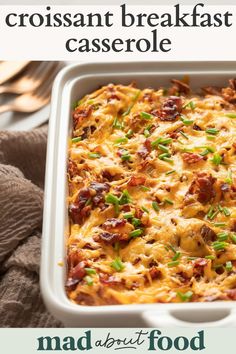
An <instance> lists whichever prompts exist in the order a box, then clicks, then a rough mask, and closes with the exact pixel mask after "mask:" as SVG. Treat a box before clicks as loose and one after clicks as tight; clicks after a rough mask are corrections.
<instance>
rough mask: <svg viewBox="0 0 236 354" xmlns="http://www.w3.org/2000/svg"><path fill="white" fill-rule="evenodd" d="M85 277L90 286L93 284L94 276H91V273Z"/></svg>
mask: <svg viewBox="0 0 236 354" xmlns="http://www.w3.org/2000/svg"><path fill="white" fill-rule="evenodd" d="M84 279H85V281H86V283H87V284H88V285H89V286H91V285H93V278H91V277H90V276H89V275H86V276H85V277H84Z"/></svg>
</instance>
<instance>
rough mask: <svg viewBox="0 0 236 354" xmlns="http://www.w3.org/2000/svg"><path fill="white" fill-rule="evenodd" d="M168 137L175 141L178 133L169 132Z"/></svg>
mask: <svg viewBox="0 0 236 354" xmlns="http://www.w3.org/2000/svg"><path fill="white" fill-rule="evenodd" d="M168 136H169V137H170V138H171V139H177V138H178V136H179V132H178V131H174V132H170V133H168Z"/></svg>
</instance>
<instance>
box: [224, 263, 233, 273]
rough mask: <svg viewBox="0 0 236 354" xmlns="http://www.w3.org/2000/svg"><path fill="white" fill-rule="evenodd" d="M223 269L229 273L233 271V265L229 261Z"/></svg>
mask: <svg viewBox="0 0 236 354" xmlns="http://www.w3.org/2000/svg"><path fill="white" fill-rule="evenodd" d="M225 269H226V270H229V271H230V270H232V269H233V264H232V262H231V261H228V262H226V264H225Z"/></svg>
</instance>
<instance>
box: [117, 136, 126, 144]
mask: <svg viewBox="0 0 236 354" xmlns="http://www.w3.org/2000/svg"><path fill="white" fill-rule="evenodd" d="M127 142H128V138H126V137H123V138H118V139H116V140H115V142H114V144H115V145H119V144H125V143H127Z"/></svg>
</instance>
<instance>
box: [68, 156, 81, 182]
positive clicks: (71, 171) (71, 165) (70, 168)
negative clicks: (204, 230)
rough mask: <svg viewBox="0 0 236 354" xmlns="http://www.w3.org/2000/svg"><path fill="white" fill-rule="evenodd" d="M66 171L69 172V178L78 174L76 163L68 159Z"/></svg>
mask: <svg viewBox="0 0 236 354" xmlns="http://www.w3.org/2000/svg"><path fill="white" fill-rule="evenodd" d="M67 171H68V173H69V176H70V179H72V178H73V177H75V176H76V175H78V174H79V170H78V167H77V165H76V163H75V162H74V161H73V160H71V159H69V162H68V167H67Z"/></svg>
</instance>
